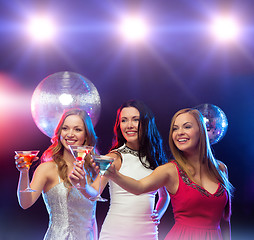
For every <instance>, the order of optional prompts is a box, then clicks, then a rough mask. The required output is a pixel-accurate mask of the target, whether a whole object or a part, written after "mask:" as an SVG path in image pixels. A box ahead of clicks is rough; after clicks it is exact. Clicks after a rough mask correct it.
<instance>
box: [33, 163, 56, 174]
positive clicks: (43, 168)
mask: <svg viewBox="0 0 254 240" xmlns="http://www.w3.org/2000/svg"><path fill="white" fill-rule="evenodd" d="M56 170H57V166H56V163H55V162H54V161H48V162H44V163H41V164H40V165H39V166H38V167H37V169H36V172H39V173H45V174H50V173H51V172H52V171H54V172H55V171H56Z"/></svg>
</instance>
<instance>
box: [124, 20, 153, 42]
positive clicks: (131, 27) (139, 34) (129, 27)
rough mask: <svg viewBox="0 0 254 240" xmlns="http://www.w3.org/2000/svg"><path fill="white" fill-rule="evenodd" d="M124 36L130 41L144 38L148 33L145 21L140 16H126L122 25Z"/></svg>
mask: <svg viewBox="0 0 254 240" xmlns="http://www.w3.org/2000/svg"><path fill="white" fill-rule="evenodd" d="M120 31H121V32H122V34H123V36H124V37H125V38H126V39H127V40H130V41H139V40H141V39H144V37H146V35H147V33H148V28H147V25H146V24H145V22H144V21H143V20H142V19H140V18H136V17H133V18H125V19H124V20H123V22H122V24H121V26H120Z"/></svg>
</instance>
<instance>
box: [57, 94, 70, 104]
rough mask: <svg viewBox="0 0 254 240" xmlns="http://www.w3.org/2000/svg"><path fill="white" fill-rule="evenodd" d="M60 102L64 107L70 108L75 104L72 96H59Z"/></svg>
mask: <svg viewBox="0 0 254 240" xmlns="http://www.w3.org/2000/svg"><path fill="white" fill-rule="evenodd" d="M59 101H60V102H61V103H62V104H63V105H65V106H68V105H70V104H71V103H72V102H73V97H72V96H71V94H67V93H63V94H62V95H60V96H59Z"/></svg>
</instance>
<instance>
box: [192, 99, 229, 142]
mask: <svg viewBox="0 0 254 240" xmlns="http://www.w3.org/2000/svg"><path fill="white" fill-rule="evenodd" d="M195 108H196V109H197V110H199V111H200V112H201V114H202V115H203V117H204V120H205V123H206V129H207V132H208V136H209V140H210V144H215V143H217V142H219V141H220V140H221V139H222V138H223V137H224V136H225V134H226V132H227V129H228V120H227V117H226V115H225V113H224V112H223V111H222V110H221V109H220V108H219V107H217V106H215V105H213V104H207V103H206V104H201V105H199V106H197V107H195Z"/></svg>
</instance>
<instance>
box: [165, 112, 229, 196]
mask: <svg viewBox="0 0 254 240" xmlns="http://www.w3.org/2000/svg"><path fill="white" fill-rule="evenodd" d="M184 113H189V114H191V115H192V116H193V117H194V118H195V120H196V122H197V124H198V127H199V134H200V136H199V139H200V140H199V145H198V149H199V153H200V154H199V158H200V160H201V161H202V163H204V164H205V166H206V168H207V169H208V171H209V172H210V174H211V175H213V176H214V177H215V178H216V179H218V181H219V182H220V183H221V184H222V185H223V186H224V187H225V189H226V191H227V192H228V194H229V197H230V198H231V196H232V193H233V186H232V184H231V183H230V182H229V180H228V177H227V173H226V172H225V171H222V170H221V169H220V166H219V164H218V161H217V160H216V159H215V158H214V156H213V153H212V150H211V146H210V142H209V137H208V133H207V130H206V125H205V121H204V118H203V116H202V114H201V113H200V112H199V111H198V110H197V109H192V108H185V109H181V110H179V111H178V112H176V113H175V115H174V116H173V118H172V120H171V125H170V132H169V146H170V149H171V152H172V154H173V156H174V158H175V160H176V161H177V162H178V163H179V165H180V166H181V167H182V168H183V169H184V171H185V172H186V173H187V175H188V172H189V171H188V169H186V167H185V163H186V162H187V159H186V158H185V156H184V154H183V152H182V151H180V150H179V149H178V148H177V147H176V145H175V143H174V141H173V138H172V134H173V125H174V123H175V120H176V118H177V117H178V116H179V115H180V114H184ZM188 176H189V175H188ZM190 178H191V177H190Z"/></svg>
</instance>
